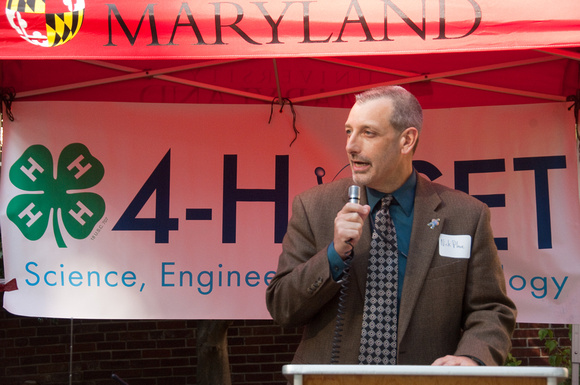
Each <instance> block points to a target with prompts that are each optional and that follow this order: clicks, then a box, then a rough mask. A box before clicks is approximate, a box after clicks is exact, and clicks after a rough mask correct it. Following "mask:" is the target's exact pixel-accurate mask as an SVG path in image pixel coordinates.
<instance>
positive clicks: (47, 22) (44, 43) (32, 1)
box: [6, 0, 85, 47]
mask: <svg viewBox="0 0 580 385" xmlns="http://www.w3.org/2000/svg"><path fill="white" fill-rule="evenodd" d="M84 11H85V1H84V0H7V1H6V17H7V18H8V21H9V22H10V25H11V26H12V28H14V29H15V30H16V32H18V34H19V35H20V37H22V38H23V39H24V40H26V41H28V42H29V43H32V44H34V45H38V46H41V47H56V46H58V45H61V44H64V43H66V42H67V41H69V40H70V39H72V38H73V37H74V36H75V35H76V34H77V33H78V32H79V30H80V29H81V25H82V22H83V16H84Z"/></svg>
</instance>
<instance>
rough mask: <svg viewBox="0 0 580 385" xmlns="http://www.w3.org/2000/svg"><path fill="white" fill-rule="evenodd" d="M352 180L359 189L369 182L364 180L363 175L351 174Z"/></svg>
mask: <svg viewBox="0 0 580 385" xmlns="http://www.w3.org/2000/svg"><path fill="white" fill-rule="evenodd" d="M352 180H353V181H354V183H356V184H357V185H359V186H361V187H364V186H366V185H367V184H368V182H369V180H368V178H365V177H364V176H363V175H360V174H353V176H352Z"/></svg>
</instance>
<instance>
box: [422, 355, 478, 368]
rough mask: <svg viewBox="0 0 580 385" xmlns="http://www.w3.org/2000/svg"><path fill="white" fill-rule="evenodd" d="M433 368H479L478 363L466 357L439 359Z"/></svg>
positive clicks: (433, 364)
mask: <svg viewBox="0 0 580 385" xmlns="http://www.w3.org/2000/svg"><path fill="white" fill-rule="evenodd" d="M431 365H432V366H479V365H478V363H477V362H475V361H473V360H472V359H471V358H469V357H465V356H445V357H441V358H437V359H436V360H435V361H433V363H432V364H431Z"/></svg>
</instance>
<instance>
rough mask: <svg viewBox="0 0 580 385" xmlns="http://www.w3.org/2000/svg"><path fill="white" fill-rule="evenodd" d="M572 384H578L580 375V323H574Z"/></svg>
mask: <svg viewBox="0 0 580 385" xmlns="http://www.w3.org/2000/svg"><path fill="white" fill-rule="evenodd" d="M571 358H572V385H578V381H579V377H580V370H579V369H580V325H578V324H574V325H572V357H571Z"/></svg>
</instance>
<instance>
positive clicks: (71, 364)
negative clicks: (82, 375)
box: [68, 317, 74, 385]
mask: <svg viewBox="0 0 580 385" xmlns="http://www.w3.org/2000/svg"><path fill="white" fill-rule="evenodd" d="M73 319H74V318H72V317H71V319H70V361H69V374H68V383H69V385H72V379H73Z"/></svg>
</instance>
